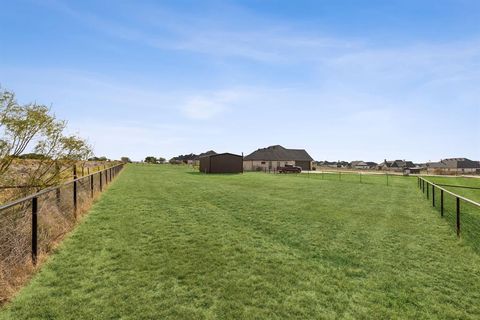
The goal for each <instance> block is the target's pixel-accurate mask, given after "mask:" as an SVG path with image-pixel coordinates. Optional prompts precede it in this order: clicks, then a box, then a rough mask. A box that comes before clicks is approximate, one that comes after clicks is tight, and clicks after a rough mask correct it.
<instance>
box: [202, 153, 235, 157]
mask: <svg viewBox="0 0 480 320" xmlns="http://www.w3.org/2000/svg"><path fill="white" fill-rule="evenodd" d="M227 154H228V155H230V156H235V157H240V158H241V157H242V156H241V155H239V154H234V153H230V152H224V153H210V154H206V155H204V156H202V158H205V157H210V158H211V157H218V156H223V155H227Z"/></svg>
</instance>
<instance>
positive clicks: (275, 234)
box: [0, 165, 480, 320]
mask: <svg viewBox="0 0 480 320" xmlns="http://www.w3.org/2000/svg"><path fill="white" fill-rule="evenodd" d="M399 181H400V180H399ZM401 181H402V182H398V183H397V184H391V185H389V186H388V187H387V186H386V185H384V184H377V183H370V184H369V183H363V184H359V183H349V182H348V181H335V180H322V179H320V178H318V177H317V178H308V177H307V178H304V177H298V176H295V175H269V174H262V173H247V174H243V175H242V174H239V175H203V174H198V173H193V172H189V169H187V168H185V167H178V168H175V167H171V166H167V165H162V166H160V165H157V166H155V165H152V166H141V165H137V166H135V165H130V166H128V167H127V168H126V169H125V170H124V171H123V172H122V174H121V175H120V176H119V178H118V179H117V180H116V181H115V182H114V183H113V184H112V185H111V186H110V188H109V190H108V191H107V192H106V193H105V194H104V195H103V196H102V197H101V199H100V201H99V202H97V203H96V205H95V206H94V207H93V209H92V211H91V213H90V214H89V215H88V216H87V217H86V219H85V220H84V221H83V223H82V224H81V225H80V226H79V227H78V228H77V229H76V230H75V231H74V232H73V233H72V235H71V236H70V237H69V238H68V239H67V240H66V241H65V242H64V243H63V245H62V246H61V247H60V248H59V249H58V252H56V253H55V254H54V256H52V257H51V259H50V260H49V262H48V263H47V264H46V265H44V267H43V268H42V270H41V271H40V272H39V273H38V274H37V275H36V276H35V277H34V279H33V280H32V281H31V282H30V284H29V285H28V286H26V287H25V288H24V289H23V290H22V291H21V292H20V293H19V295H18V296H17V297H16V298H15V299H14V301H13V302H12V303H11V304H9V305H8V306H7V307H6V308H5V309H3V310H2V311H1V312H0V319H2V320H3V319H308V318H315V319H334V318H345V319H351V318H357V319H382V318H383V319H392V318H401V319H405V318H411V319H426V318H428V319H431V318H442V319H445V318H450V319H478V318H480V303H479V301H480V256H479V255H478V254H477V253H476V252H475V251H474V250H472V248H471V246H469V245H468V244H466V243H464V241H462V240H458V239H457V238H456V236H455V234H454V233H453V232H452V229H451V226H449V225H448V223H446V221H445V219H441V218H440V217H439V216H438V212H437V211H436V210H435V209H433V208H432V207H431V205H430V204H429V203H428V201H426V200H425V199H424V197H423V195H422V193H421V192H419V190H418V189H417V185H416V180H414V179H405V180H401ZM403 181H406V182H403Z"/></svg>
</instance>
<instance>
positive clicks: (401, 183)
mask: <svg viewBox="0 0 480 320" xmlns="http://www.w3.org/2000/svg"><path fill="white" fill-rule="evenodd" d="M290 175H292V174H290ZM295 175H296V176H297V177H299V178H306V179H318V180H326V181H339V182H350V183H359V184H374V185H385V186H397V187H410V188H411V185H412V179H414V177H413V176H404V175H400V174H392V173H389V172H385V173H383V172H382V173H372V172H354V171H316V172H306V173H299V174H295Z"/></svg>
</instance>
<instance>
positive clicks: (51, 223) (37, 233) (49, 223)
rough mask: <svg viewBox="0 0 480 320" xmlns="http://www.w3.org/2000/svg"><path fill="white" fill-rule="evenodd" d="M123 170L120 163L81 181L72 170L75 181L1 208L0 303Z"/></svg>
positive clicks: (87, 176) (86, 176)
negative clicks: (19, 279) (21, 276)
mask: <svg viewBox="0 0 480 320" xmlns="http://www.w3.org/2000/svg"><path fill="white" fill-rule="evenodd" d="M122 169H123V164H119V165H115V166H112V167H110V168H106V169H104V170H101V171H98V172H95V173H92V174H90V175H85V176H83V177H80V178H77V177H76V169H74V177H75V179H74V180H72V181H68V182H65V183H63V184H61V185H59V186H56V187H51V188H48V189H45V190H42V191H40V192H37V193H35V194H32V195H30V196H27V197H25V198H22V199H19V200H16V201H13V202H10V203H7V204H5V205H2V206H0V303H1V302H2V300H5V299H6V297H8V290H9V289H12V287H15V281H17V279H18V278H19V275H22V274H23V275H24V274H25V273H26V272H27V271H26V270H29V269H32V268H33V267H34V266H35V265H36V264H37V262H38V261H39V260H40V259H41V257H43V256H45V255H46V254H48V253H49V252H50V251H51V250H52V249H53V248H54V247H55V245H56V244H57V243H58V242H59V240H61V239H62V238H63V236H64V235H65V234H66V233H67V232H69V231H71V230H72V229H73V227H74V226H75V224H76V222H77V219H78V218H79V217H80V216H81V215H82V214H83V213H85V212H86V211H87V210H88V208H89V207H90V206H91V204H92V203H93V201H94V199H95V198H96V197H97V195H98V194H100V193H101V192H102V190H104V188H105V187H106V186H107V185H108V184H109V183H110V182H111V181H112V180H113V179H114V178H115V177H116V176H117V175H118V173H119V172H120V171H121V170H122Z"/></svg>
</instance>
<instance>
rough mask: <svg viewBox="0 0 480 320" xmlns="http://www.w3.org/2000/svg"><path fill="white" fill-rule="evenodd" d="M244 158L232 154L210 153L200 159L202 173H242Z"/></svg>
mask: <svg viewBox="0 0 480 320" xmlns="http://www.w3.org/2000/svg"><path fill="white" fill-rule="evenodd" d="M242 159H243V157H242V156H240V155H237V154H232V153H218V154H217V153H213V154H212V153H210V154H208V155H204V156H202V157H200V172H204V173H241V172H243V163H242Z"/></svg>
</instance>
